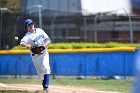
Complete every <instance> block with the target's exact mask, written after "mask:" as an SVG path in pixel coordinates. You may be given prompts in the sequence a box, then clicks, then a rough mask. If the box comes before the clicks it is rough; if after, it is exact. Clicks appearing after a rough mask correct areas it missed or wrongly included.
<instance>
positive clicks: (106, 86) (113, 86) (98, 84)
mask: <svg viewBox="0 0 140 93" xmlns="http://www.w3.org/2000/svg"><path fill="white" fill-rule="evenodd" d="M0 83H5V84H12V83H17V84H41V83H42V82H41V81H40V80H38V79H36V78H32V79H30V78H0ZM131 84H132V80H100V79H83V80H77V79H67V78H65V79H51V82H50V85H58V86H59V85H61V86H76V87H84V88H91V89H97V90H103V91H117V92H121V93H130V88H131ZM0 93H27V91H16V92H15V91H0ZM30 93H32V92H30ZM34 93H37V92H34Z"/></svg>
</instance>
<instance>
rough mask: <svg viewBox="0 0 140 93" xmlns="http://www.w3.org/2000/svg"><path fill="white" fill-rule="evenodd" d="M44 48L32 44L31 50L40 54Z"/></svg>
mask: <svg viewBox="0 0 140 93" xmlns="http://www.w3.org/2000/svg"><path fill="white" fill-rule="evenodd" d="M44 49H45V47H44V46H32V47H31V51H32V53H34V54H40V53H41V52H42V51H43V50H44Z"/></svg>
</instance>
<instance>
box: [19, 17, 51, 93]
mask: <svg viewBox="0 0 140 93" xmlns="http://www.w3.org/2000/svg"><path fill="white" fill-rule="evenodd" d="M24 26H25V29H26V30H27V33H26V34H25V36H24V37H23V38H22V39H21V41H20V45H21V46H24V47H26V48H28V49H29V50H30V55H31V58H32V60H33V63H34V66H35V68H36V70H37V73H38V77H39V79H41V80H42V85H43V88H44V90H45V91H46V92H47V91H48V86H49V81H50V65H49V54H48V51H47V48H48V45H49V44H51V40H50V38H49V37H48V35H47V34H46V33H45V32H44V31H43V30H42V29H41V28H34V22H33V21H32V20H31V19H26V20H25V21H24Z"/></svg>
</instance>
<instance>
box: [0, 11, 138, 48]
mask: <svg viewBox="0 0 140 93" xmlns="http://www.w3.org/2000/svg"><path fill="white" fill-rule="evenodd" d="M39 15H41V16H39ZM26 18H32V19H33V20H34V22H35V27H41V28H42V29H43V30H44V31H45V32H46V33H47V34H48V35H49V36H50V38H51V40H52V42H54V43H57V42H91V43H93V42H96V43H105V42H110V41H112V42H122V43H132V42H131V41H133V42H134V43H137V42H138V39H139V35H140V30H139V29H140V24H139V21H140V17H139V16H131V21H132V22H131V24H130V19H129V17H128V15H116V14H108V13H106V14H105V13H103V14H102V13H99V14H96V15H92V14H90V15H88V16H87V15H82V14H81V13H80V12H79V13H75V12H71V13H70V12H61V11H50V10H43V11H41V12H30V13H29V12H26V11H22V12H20V13H16V14H13V13H9V12H3V13H2V12H1V19H0V20H1V25H0V27H1V38H0V40H1V44H0V48H1V49H10V48H12V47H14V46H15V45H19V43H20V39H21V38H22V37H23V36H24V35H25V33H26V32H27V31H26V30H25V29H24V20H25V19H26ZM40 22H41V23H40ZM40 24H41V25H40ZM130 25H131V26H132V27H131V28H132V31H133V32H132V31H131V32H130ZM15 36H17V37H19V41H15V40H14V37H15ZM132 36H133V38H132Z"/></svg>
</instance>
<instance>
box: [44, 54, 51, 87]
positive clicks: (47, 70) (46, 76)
mask: <svg viewBox="0 0 140 93" xmlns="http://www.w3.org/2000/svg"><path fill="white" fill-rule="evenodd" d="M42 56H43V58H44V59H43V61H42V62H43V63H42V64H43V66H44V67H43V68H44V80H43V88H44V90H47V89H48V87H49V82H50V72H51V71H50V65H49V54H48V53H47V52H46V53H44V54H43V55H42Z"/></svg>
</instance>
